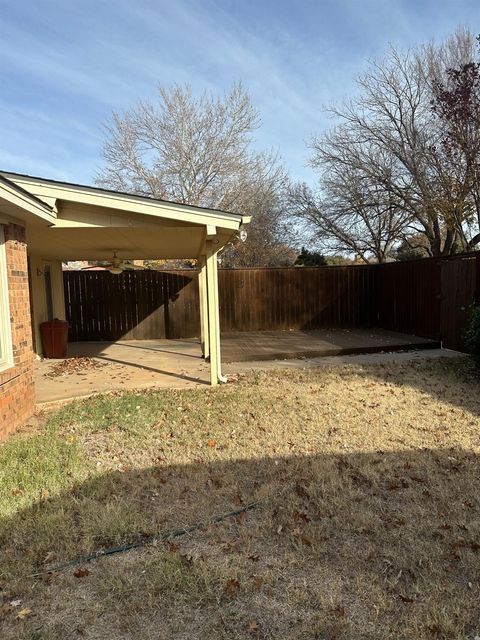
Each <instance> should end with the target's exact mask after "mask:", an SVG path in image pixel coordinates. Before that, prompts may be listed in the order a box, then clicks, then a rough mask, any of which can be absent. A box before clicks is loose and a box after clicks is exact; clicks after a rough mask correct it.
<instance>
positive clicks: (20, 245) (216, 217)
mask: <svg viewBox="0 0 480 640" xmlns="http://www.w3.org/2000/svg"><path fill="white" fill-rule="evenodd" d="M249 221H250V218H249V217H247V216H242V215H238V214H234V213H229V212H226V211H220V210H216V209H208V208H202V207H196V206H191V205H185V204H178V203H174V202H167V201H163V200H155V199H152V198H147V197H140V196H134V195H130V194H126V193H119V192H116V191H109V190H105V189H99V188H94V187H90V186H85V185H77V184H70V183H66V182H58V181H54V180H46V179H43V178H37V177H32V176H27V175H21V174H16V173H9V172H0V437H1V436H5V434H7V433H8V432H10V431H13V430H14V429H15V428H17V427H18V426H19V425H21V424H22V423H24V422H25V421H26V420H27V419H28V418H29V416H31V414H32V413H33V411H34V406H35V389H34V377H33V367H34V355H35V353H36V354H41V353H42V344H41V335H40V328H39V327H40V323H41V322H43V321H45V320H48V319H52V318H54V317H56V318H60V319H64V318H65V303H64V296H63V278H62V262H67V261H76V260H105V261H109V260H110V259H111V258H112V255H114V254H115V255H116V256H117V257H118V259H128V260H153V259H158V258H163V259H188V258H193V259H196V260H198V263H199V266H200V275H199V289H200V321H201V322H200V324H201V343H202V353H203V355H204V357H205V358H206V359H208V360H209V361H210V382H211V384H213V385H215V384H217V382H218V381H222V380H223V378H222V374H221V365H220V335H219V314H218V274H217V257H218V253H219V252H220V251H221V250H222V249H223V248H224V247H225V246H226V245H227V244H228V243H229V242H230V241H232V239H233V238H235V236H236V235H237V234H238V232H239V229H240V227H241V226H242V225H244V224H247V223H248V222H249Z"/></svg>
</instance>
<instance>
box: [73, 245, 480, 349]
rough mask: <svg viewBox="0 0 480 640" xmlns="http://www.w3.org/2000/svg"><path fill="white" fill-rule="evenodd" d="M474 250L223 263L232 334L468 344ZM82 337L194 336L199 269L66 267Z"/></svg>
mask: <svg viewBox="0 0 480 640" xmlns="http://www.w3.org/2000/svg"><path fill="white" fill-rule="evenodd" d="M477 273H480V260H479V258H478V257H476V256H475V255H474V254H471V255H465V256H455V257H452V258H448V259H443V258H442V259H436V258H430V259H426V260H413V261H410V262H395V263H389V264H384V265H365V266H345V267H343V266H342V267H307V268H305V267H303V268H284V269H235V270H229V269H221V270H219V288H220V323H221V327H222V331H223V332H226V333H230V332H236V331H245V332H248V331H262V330H280V329H304V330H307V329H319V328H328V327H330V328H331V327H373V326H377V327H382V328H384V329H391V330H393V331H401V332H404V333H411V334H413V335H417V336H423V337H429V338H435V339H442V341H443V344H444V346H446V347H448V348H453V349H462V348H463V339H462V336H463V330H464V327H465V323H466V318H467V315H468V309H469V308H470V306H471V305H472V304H473V302H474V300H475V299H478V296H477V295H476V289H477V283H478V286H479V287H480V278H479V277H478V276H477ZM64 283H65V301H66V312H67V319H68V321H69V322H70V325H71V329H70V339H71V340H72V341H86V340H88V341H96V340H106V341H115V340H122V339H123V340H132V339H133V340H145V339H160V338H177V339H179V338H188V337H194V336H198V334H199V330H200V328H199V300H198V274H197V272H196V271H195V270H192V271H169V272H163V271H125V272H123V273H122V274H121V275H112V274H110V273H109V272H108V271H65V272H64Z"/></svg>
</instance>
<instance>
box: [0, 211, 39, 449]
mask: <svg viewBox="0 0 480 640" xmlns="http://www.w3.org/2000/svg"><path fill="white" fill-rule="evenodd" d="M3 230H4V234H5V249H6V255H7V274H8V275H7V281H8V293H9V302H10V317H11V327H12V342H13V360H14V364H13V367H10V368H9V369H6V370H4V371H0V438H3V437H5V436H6V434H7V433H9V432H11V431H13V430H14V429H16V428H17V427H19V426H20V425H22V424H23V423H24V422H25V421H26V420H28V418H29V417H30V416H31V415H32V413H33V410H34V407H35V392H34V383H33V365H34V360H33V351H32V330H31V321H30V295H29V290H28V264H27V245H26V242H25V229H24V228H23V227H20V226H17V225H13V224H10V225H7V226H4V227H3Z"/></svg>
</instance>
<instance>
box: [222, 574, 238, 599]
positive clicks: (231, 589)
mask: <svg viewBox="0 0 480 640" xmlns="http://www.w3.org/2000/svg"><path fill="white" fill-rule="evenodd" d="M239 589H240V582H239V581H238V580H236V579H235V578H230V580H228V582H227V584H226V585H225V593H228V595H231V596H233V595H234V594H235V593H237V591H238V590H239Z"/></svg>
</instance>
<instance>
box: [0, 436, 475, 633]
mask: <svg viewBox="0 0 480 640" xmlns="http://www.w3.org/2000/svg"><path fill="white" fill-rule="evenodd" d="M212 457H213V458H214V457H215V456H214V454H213V452H212ZM479 487H480V460H479V458H478V456H476V455H474V454H473V453H472V452H470V451H465V450H460V449H459V450H433V449H432V450H416V451H400V452H395V453H385V452H383V451H376V452H372V453H368V454H338V455H334V454H332V455H322V454H315V455H311V456H308V457H304V456H298V457H295V456H292V457H288V458H286V457H282V458H259V459H252V460H236V461H219V460H215V459H212V460H210V461H208V460H201V459H199V460H198V462H196V463H193V464H189V465H176V466H168V465H167V464H166V462H165V460H163V459H161V458H159V459H158V462H157V464H155V465H152V466H150V467H149V468H145V469H143V470H141V471H132V470H128V468H127V469H125V470H124V471H123V472H120V471H113V472H111V473H105V474H101V475H98V476H97V477H94V478H92V479H89V480H87V481H85V482H84V483H78V484H75V485H74V486H72V487H71V488H70V489H69V490H66V491H63V492H61V493H60V494H59V495H55V496H49V495H48V494H45V495H43V496H39V500H38V501H37V502H36V503H35V504H34V505H33V506H32V507H31V508H28V509H24V510H22V511H20V512H19V513H18V514H16V515H14V516H13V517H11V518H7V519H4V520H3V521H2V522H1V543H2V560H1V570H2V579H3V582H2V586H3V589H4V593H8V597H7V600H10V599H11V598H17V597H18V598H22V600H23V603H22V606H26V607H28V608H31V609H32V614H31V615H28V616H27V617H26V618H25V620H24V621H23V622H20V621H16V620H15V613H16V610H14V611H13V612H12V611H10V612H6V613H4V619H3V623H4V624H5V627H4V629H5V630H4V632H3V633H4V635H3V636H2V637H4V638H14V637H15V638H20V637H22V638H42V639H43V638H64V637H73V638H76V637H79V638H80V637H83V638H92V639H93V638H100V637H109V638H134V637H135V638H140V637H141V638H170V637H174V636H176V637H184V638H187V637H188V638H190V637H192V638H213V637H215V638H233V637H235V638H251V637H257V638H291V639H293V638H312V639H313V638H318V639H320V638H330V639H333V638H379V639H380V638H387V637H391V638H393V637H395V638H425V639H426V638H456V639H457V638H470V637H471V638H473V636H474V635H475V634H476V633H477V634H478V633H479V631H480V623H479V620H480V604H479V602H480V587H479V575H480V519H479V515H480V505H479ZM256 500H260V501H261V502H262V504H261V505H260V506H259V507H258V508H256V509H255V510H254V511H252V512H249V513H248V514H245V515H244V516H242V517H239V518H236V519H229V520H227V521H225V522H223V523H221V524H217V525H208V526H206V527H203V528H202V529H200V530H199V531H198V532H196V533H194V534H191V535H189V536H186V537H184V538H181V539H178V540H175V541H171V542H170V543H165V544H160V545H158V546H157V547H153V548H152V547H151V548H150V549H148V550H147V551H138V550H137V551H131V552H128V553H126V554H122V555H121V556H115V557H110V558H104V559H102V560H99V561H95V562H93V563H91V564H90V565H89V566H88V570H89V571H90V574H89V575H84V576H83V577H82V576H81V575H80V576H79V577H74V570H73V569H72V570H69V571H67V572H65V573H64V574H59V575H53V576H45V577H44V579H31V578H28V577H27V576H28V575H29V574H30V573H33V572H34V571H38V570H40V571H45V572H48V571H50V570H51V568H52V566H54V565H55V564H56V563H59V562H62V561H64V560H67V559H69V558H71V557H72V556H75V555H77V554H81V553H88V552H91V551H92V550H96V549H100V548H102V547H106V546H110V545H116V544H119V543H122V542H127V541H134V540H139V539H142V537H143V536H146V535H149V534H152V533H155V532H159V531H165V530H170V529H177V528H179V527H181V526H185V525H187V524H191V523H192V522H197V521H198V520H203V521H205V520H208V519H209V518H210V517H212V516H214V515H217V514H220V513H223V512H225V511H229V510H230V509H235V508H238V507H239V506H241V505H242V504H246V503H248V502H250V501H256ZM22 634H23V635H22ZM35 634H37V635H35ZM105 634H106V635H105Z"/></svg>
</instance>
